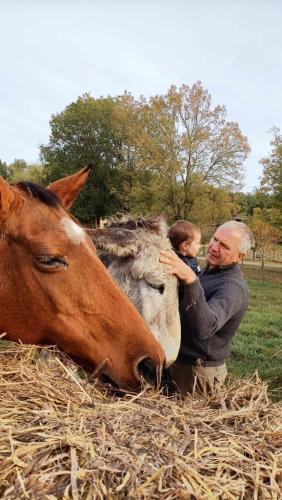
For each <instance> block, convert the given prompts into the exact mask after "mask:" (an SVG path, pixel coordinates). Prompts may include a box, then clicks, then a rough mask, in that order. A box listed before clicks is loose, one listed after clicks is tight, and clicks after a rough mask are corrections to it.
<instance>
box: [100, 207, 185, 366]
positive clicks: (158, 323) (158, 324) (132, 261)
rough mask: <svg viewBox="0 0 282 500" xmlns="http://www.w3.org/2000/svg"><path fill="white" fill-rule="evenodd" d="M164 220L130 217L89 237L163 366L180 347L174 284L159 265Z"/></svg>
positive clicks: (165, 245) (167, 244) (166, 245)
mask: <svg viewBox="0 0 282 500" xmlns="http://www.w3.org/2000/svg"><path fill="white" fill-rule="evenodd" d="M167 232H168V226H167V222H166V217H165V216H164V215H159V216H157V217H154V218H151V219H143V218H140V217H139V218H137V219H133V218H130V217H127V218H123V219H121V220H119V221H116V222H113V223H111V224H110V225H109V226H108V227H107V228H105V229H98V230H95V231H94V234H92V239H93V241H94V243H95V246H96V249H97V253H98V256H99V257H100V259H101V260H102V262H103V263H104V264H105V265H106V266H107V267H108V269H109V271H110V273H111V275H112V276H113V278H114V279H115V280H116V281H117V283H118V284H119V286H120V287H121V288H122V289H123V290H124V292H125V293H126V294H127V295H128V297H129V299H130V300H131V301H132V302H133V303H134V305H135V307H136V308H137V309H138V310H139V312H140V313H141V315H142V316H143V318H144V319H145V321H146V322H147V324H148V325H149V327H150V329H151V331H152V333H153V334H154V335H155V337H156V338H157V339H158V340H159V342H160V344H161V345H162V347H163V349H164V351H165V354H166V362H167V366H169V365H170V364H171V363H173V362H174V361H175V359H176V357H177V354H178V351H179V346H180V320H179V312H178V295H177V281H176V278H175V277H174V276H170V275H168V274H167V273H166V266H165V265H164V264H161V263H160V262H159V253H160V250H168V249H171V244H170V242H169V240H168V238H167Z"/></svg>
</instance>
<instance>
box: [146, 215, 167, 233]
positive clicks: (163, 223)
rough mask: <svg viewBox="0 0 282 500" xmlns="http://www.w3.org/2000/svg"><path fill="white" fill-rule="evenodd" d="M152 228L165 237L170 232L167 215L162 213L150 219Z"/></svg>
mask: <svg viewBox="0 0 282 500" xmlns="http://www.w3.org/2000/svg"><path fill="white" fill-rule="evenodd" d="M149 223H150V226H151V229H152V230H153V231H154V232H155V233H157V234H158V235H159V236H161V237H162V238H165V237H166V236H167V233H168V224H167V215H166V214H164V213H161V214H159V215H157V216H156V217H152V218H151V219H149Z"/></svg>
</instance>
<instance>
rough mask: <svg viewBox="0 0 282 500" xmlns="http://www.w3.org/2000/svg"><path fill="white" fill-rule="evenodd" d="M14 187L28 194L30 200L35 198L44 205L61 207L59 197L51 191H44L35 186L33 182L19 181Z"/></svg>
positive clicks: (40, 187)
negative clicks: (30, 197)
mask: <svg viewBox="0 0 282 500" xmlns="http://www.w3.org/2000/svg"><path fill="white" fill-rule="evenodd" d="M16 186H18V187H19V188H20V189H22V190H23V191H25V192H26V193H28V194H29V195H30V196H32V198H37V199H38V200H40V201H42V203H45V205H49V206H51V207H57V206H58V205H61V201H60V198H59V196H58V195H57V194H56V193H54V191H51V189H46V188H44V187H42V186H39V184H35V183H34V182H29V181H21V182H17V183H16Z"/></svg>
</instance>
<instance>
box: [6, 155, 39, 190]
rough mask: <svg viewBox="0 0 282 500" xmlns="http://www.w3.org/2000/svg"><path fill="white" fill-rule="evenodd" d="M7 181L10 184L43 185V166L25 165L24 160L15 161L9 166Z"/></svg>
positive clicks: (35, 164)
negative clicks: (32, 183)
mask: <svg viewBox="0 0 282 500" xmlns="http://www.w3.org/2000/svg"><path fill="white" fill-rule="evenodd" d="M9 180H10V181H11V182H20V181H31V182H35V183H36V184H42V183H43V165H40V164H39V163H30V164H29V163H27V162H26V161H25V160H19V159H15V160H14V161H13V163H11V164H10V165H9Z"/></svg>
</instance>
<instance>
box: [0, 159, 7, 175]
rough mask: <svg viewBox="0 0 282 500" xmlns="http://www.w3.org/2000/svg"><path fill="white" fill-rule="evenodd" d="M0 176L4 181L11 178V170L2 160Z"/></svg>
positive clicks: (0, 162)
mask: <svg viewBox="0 0 282 500" xmlns="http://www.w3.org/2000/svg"><path fill="white" fill-rule="evenodd" d="M0 175H1V176H2V177H4V179H8V178H9V168H8V166H7V164H6V163H5V162H4V161H2V160H0Z"/></svg>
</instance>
